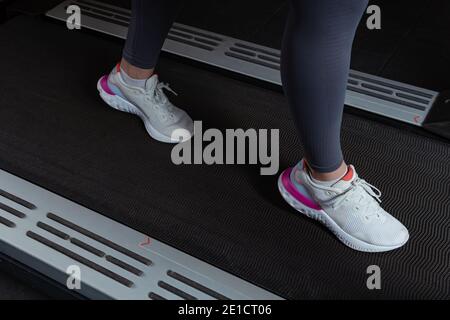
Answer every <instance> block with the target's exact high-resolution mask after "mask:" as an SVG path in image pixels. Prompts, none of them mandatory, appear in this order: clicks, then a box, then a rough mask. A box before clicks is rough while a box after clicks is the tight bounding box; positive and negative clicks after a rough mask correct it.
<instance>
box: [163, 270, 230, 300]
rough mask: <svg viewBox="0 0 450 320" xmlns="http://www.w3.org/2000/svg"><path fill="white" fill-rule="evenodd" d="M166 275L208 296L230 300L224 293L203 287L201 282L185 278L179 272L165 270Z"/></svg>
mask: <svg viewBox="0 0 450 320" xmlns="http://www.w3.org/2000/svg"><path fill="white" fill-rule="evenodd" d="M167 275H168V276H169V277H171V278H173V279H175V280H178V281H180V282H182V283H184V284H186V285H188V286H190V287H192V288H194V289H197V290H198V291H201V292H203V293H205V294H207V295H209V296H211V297H213V298H216V299H218V300H231V299H230V298H227V297H225V296H224V295H222V294H220V293H218V292H216V291H214V290H212V289H210V288H208V287H205V286H204V285H202V284H200V283H198V282H196V281H194V280H191V279H189V278H186V277H185V276H183V275H181V274H179V273H176V272H174V271H171V270H169V271H167Z"/></svg>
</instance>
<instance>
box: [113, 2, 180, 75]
mask: <svg viewBox="0 0 450 320" xmlns="http://www.w3.org/2000/svg"><path fill="white" fill-rule="evenodd" d="M182 4H183V1H182V0H133V1H132V18H131V23H130V27H129V29H128V37H127V41H126V44H125V48H124V50H123V59H122V62H121V67H122V69H123V70H124V71H125V72H126V74H127V75H129V76H130V77H132V78H135V79H148V78H149V77H150V76H151V75H152V73H153V71H154V68H155V66H156V63H157V61H158V57H159V54H160V52H161V48H162V46H163V44H164V40H165V38H166V36H167V33H168V32H169V30H170V27H171V26H172V24H173V22H174V20H175V18H176V16H177V15H178V13H179V11H180V9H181V6H182Z"/></svg>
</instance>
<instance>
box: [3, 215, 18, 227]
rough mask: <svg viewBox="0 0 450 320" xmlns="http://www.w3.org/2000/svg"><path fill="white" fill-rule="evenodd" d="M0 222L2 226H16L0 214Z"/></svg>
mask: <svg viewBox="0 0 450 320" xmlns="http://www.w3.org/2000/svg"><path fill="white" fill-rule="evenodd" d="M0 224H2V225H4V226H7V227H8V228H15V227H16V224H15V223H14V222H12V221H9V220H8V219H6V218H3V217H1V216H0Z"/></svg>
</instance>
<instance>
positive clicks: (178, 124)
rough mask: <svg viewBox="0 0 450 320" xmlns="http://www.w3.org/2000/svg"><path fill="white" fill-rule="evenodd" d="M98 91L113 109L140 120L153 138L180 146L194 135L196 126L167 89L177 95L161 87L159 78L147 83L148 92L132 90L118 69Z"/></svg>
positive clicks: (100, 84)
mask: <svg viewBox="0 0 450 320" xmlns="http://www.w3.org/2000/svg"><path fill="white" fill-rule="evenodd" d="M97 89H98V91H99V92H100V96H101V98H102V99H103V100H104V101H105V102H106V103H107V104H108V105H109V106H110V107H112V108H114V109H116V110H120V111H124V112H128V113H132V114H135V115H137V116H139V117H140V118H141V119H142V121H143V122H144V124H145V128H146V129H147V132H148V133H149V135H150V136H151V137H152V138H154V139H156V140H158V141H161V142H166V143H179V142H183V141H187V140H189V139H190V138H191V137H192V136H193V134H194V122H193V121H192V119H191V118H190V117H189V115H188V114H187V113H186V112H185V111H183V110H181V109H179V108H177V107H176V106H174V105H173V104H172V103H171V102H170V101H169V99H168V98H167V96H166V95H165V94H164V91H163V89H166V90H168V91H170V92H173V91H172V89H170V87H169V86H168V85H167V84H165V83H160V82H159V80H158V76H157V75H156V74H155V75H153V76H152V77H150V78H149V79H148V80H147V82H146V85H145V89H142V88H139V87H131V86H129V85H127V84H126V83H125V82H124V80H123V79H122V77H121V75H120V67H119V65H118V66H117V67H116V68H114V69H113V71H112V72H111V73H110V74H109V76H108V75H106V76H103V77H102V78H100V80H99V81H98V83H97ZM173 93H175V92H173Z"/></svg>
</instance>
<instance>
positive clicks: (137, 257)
mask: <svg viewBox="0 0 450 320" xmlns="http://www.w3.org/2000/svg"><path fill="white" fill-rule="evenodd" d="M47 218H49V219H51V220H53V221H55V222H57V223H59V224H61V225H63V226H65V227H67V228H69V229H72V230H74V231H76V232H79V233H81V234H83V235H85V236H86V237H88V238H91V239H93V240H95V241H98V242H100V243H101V244H103V245H105V246H107V247H110V248H111V249H114V250H116V251H118V252H120V253H122V254H124V255H126V256H128V257H130V258H132V259H134V260H136V261H138V262H140V263H142V264H144V265H146V266H150V265H152V261H151V260H149V259H147V258H145V257H143V256H141V255H139V254H137V253H134V252H133V251H131V250H128V249H126V248H124V247H122V246H120V245H118V244H116V243H114V242H112V241H110V240H108V239H106V238H103V237H101V236H99V235H97V234H95V233H93V232H91V231H89V230H87V229H85V228H83V227H80V226H78V225H76V224H74V223H72V222H70V221H68V220H66V219H63V218H61V217H59V216H57V215H55V214H53V213H48V214H47Z"/></svg>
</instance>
